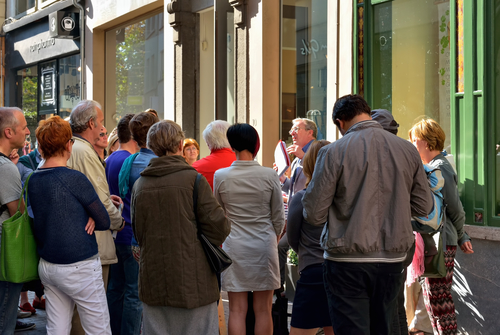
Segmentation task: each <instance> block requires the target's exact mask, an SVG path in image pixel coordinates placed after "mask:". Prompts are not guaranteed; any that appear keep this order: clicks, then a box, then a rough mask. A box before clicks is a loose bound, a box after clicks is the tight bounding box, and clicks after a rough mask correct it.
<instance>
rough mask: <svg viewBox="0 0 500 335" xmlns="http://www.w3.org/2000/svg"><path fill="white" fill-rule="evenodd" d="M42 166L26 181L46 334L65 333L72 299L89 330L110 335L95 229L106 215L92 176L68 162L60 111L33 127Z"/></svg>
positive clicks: (102, 226) (103, 226)
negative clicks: (41, 287)
mask: <svg viewBox="0 0 500 335" xmlns="http://www.w3.org/2000/svg"><path fill="white" fill-rule="evenodd" d="M36 138H37V140H38V147H39V150H40V152H41V154H42V157H43V158H44V159H45V164H44V165H43V167H41V168H39V169H38V170H36V171H35V172H34V173H33V174H32V175H31V176H30V177H29V178H28V180H27V183H28V198H29V201H30V204H31V208H32V210H33V216H34V225H33V233H34V235H35V239H36V242H37V250H38V254H39V255H40V263H39V265H38V272H39V275H40V279H41V280H42V283H43V285H44V287H45V297H46V311H47V333H48V334H69V332H70V330H71V318H72V315H73V310H74V306H75V304H76V306H77V308H78V313H79V314H80V318H81V321H82V326H83V329H84V330H85V333H87V334H111V329H110V326H109V312H108V307H107V302H106V293H105V291H104V283H103V279H102V270H101V261H100V259H99V254H98V252H97V242H96V238H95V235H94V229H97V230H107V229H109V224H110V220H109V216H108V213H107V211H106V208H105V207H104V205H103V204H102V203H101V201H100V200H99V197H98V196H97V193H96V192H95V190H94V187H93V186H92V184H91V183H90V181H89V180H88V179H87V177H85V175H84V174H82V173H81V172H79V171H76V170H72V169H69V168H67V167H66V163H67V161H68V159H69V157H70V155H71V151H72V148H73V141H74V140H73V138H72V133H71V127H70V125H69V123H68V122H66V121H64V120H63V119H61V118H60V117H59V116H53V117H50V118H48V119H47V120H43V121H41V122H40V124H39V126H38V128H37V130H36Z"/></svg>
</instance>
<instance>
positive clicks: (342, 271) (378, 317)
mask: <svg viewBox="0 0 500 335" xmlns="http://www.w3.org/2000/svg"><path fill="white" fill-rule="evenodd" d="M323 266H324V268H323V270H324V272H323V275H324V282H325V289H326V293H327V297H328V308H329V311H330V318H331V320H332V325H333V331H334V332H335V335H344V334H348V335H370V334H372V335H373V334H384V335H385V334H390V333H391V324H392V320H393V316H394V313H395V311H394V309H395V308H396V307H397V301H396V299H397V297H398V293H399V291H400V289H401V285H403V283H404V277H403V269H404V267H403V263H402V262H400V263H348V262H334V261H331V260H325V263H324V265H323Z"/></svg>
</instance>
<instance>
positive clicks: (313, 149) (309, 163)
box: [302, 140, 330, 187]
mask: <svg viewBox="0 0 500 335" xmlns="http://www.w3.org/2000/svg"><path fill="white" fill-rule="evenodd" d="M328 144H330V142H329V141H327V140H320V141H314V142H312V143H311V145H310V146H309V148H308V149H307V152H306V154H305V155H304V159H303V160H302V169H303V170H302V171H303V172H304V175H305V176H306V178H307V179H306V187H307V185H309V182H310V181H311V179H312V175H313V173H314V166H315V165H316V158H318V152H319V149H321V148H323V147H324V146H325V145H328Z"/></svg>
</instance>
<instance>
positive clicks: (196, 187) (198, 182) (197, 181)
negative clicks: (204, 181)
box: [193, 173, 201, 234]
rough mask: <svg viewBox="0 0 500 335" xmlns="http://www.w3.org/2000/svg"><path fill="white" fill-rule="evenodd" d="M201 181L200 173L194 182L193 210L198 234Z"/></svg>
mask: <svg viewBox="0 0 500 335" xmlns="http://www.w3.org/2000/svg"><path fill="white" fill-rule="evenodd" d="M200 180H201V174H199V173H198V175H197V176H196V179H195V181H194V187H193V210H194V217H195V219H196V228H197V229H198V234H200V233H201V232H200V224H199V222H198V211H197V208H198V186H199V185H200Z"/></svg>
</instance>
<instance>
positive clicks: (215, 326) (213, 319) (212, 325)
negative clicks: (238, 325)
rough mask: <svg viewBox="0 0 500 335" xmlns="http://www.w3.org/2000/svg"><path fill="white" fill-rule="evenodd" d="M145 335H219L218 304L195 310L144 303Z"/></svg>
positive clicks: (214, 303)
mask: <svg viewBox="0 0 500 335" xmlns="http://www.w3.org/2000/svg"><path fill="white" fill-rule="evenodd" d="M142 317H143V327H144V328H143V334H144V335H153V334H158V335H160V334H161V335H182V334H207V335H212V334H213V335H218V334H219V316H218V314H217V302H213V303H211V304H208V305H206V306H201V307H197V308H193V309H187V308H176V307H168V306H149V305H147V304H144V303H143V314H142Z"/></svg>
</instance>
